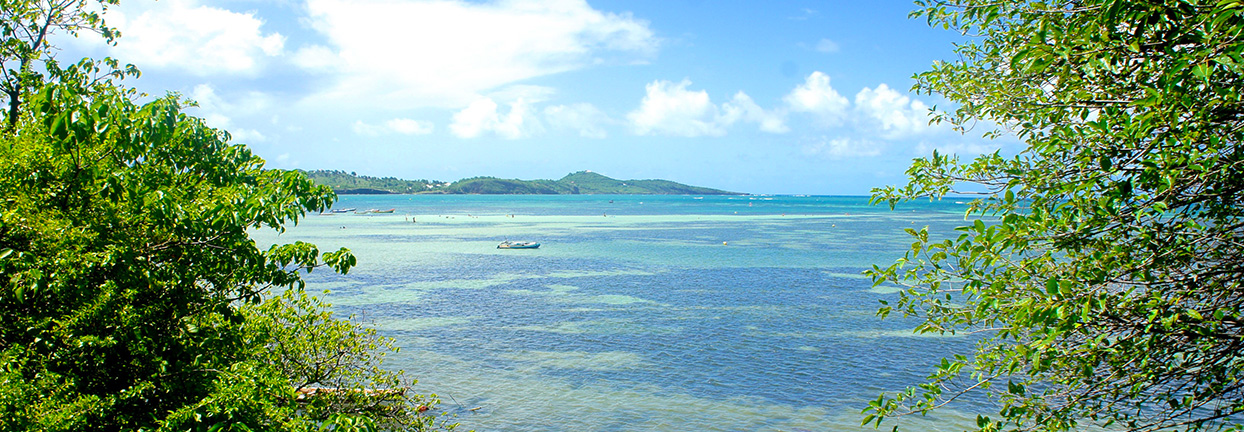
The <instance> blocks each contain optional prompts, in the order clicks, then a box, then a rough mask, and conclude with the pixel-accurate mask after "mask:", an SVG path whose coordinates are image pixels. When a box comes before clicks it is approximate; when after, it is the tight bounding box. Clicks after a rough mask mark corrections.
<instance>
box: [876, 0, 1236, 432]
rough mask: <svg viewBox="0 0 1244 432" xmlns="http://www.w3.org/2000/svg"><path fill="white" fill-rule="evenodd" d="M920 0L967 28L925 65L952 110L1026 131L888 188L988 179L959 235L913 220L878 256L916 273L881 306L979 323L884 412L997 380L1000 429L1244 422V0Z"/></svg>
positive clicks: (930, 188) (935, 16) (881, 414)
mask: <svg viewBox="0 0 1244 432" xmlns="http://www.w3.org/2000/svg"><path fill="white" fill-rule="evenodd" d="M917 4H918V5H919V8H920V9H919V10H918V11H916V12H915V13H914V14H913V15H915V16H921V17H925V18H927V19H928V21H929V22H930V24H932V25H934V26H941V27H944V28H948V29H955V30H958V31H961V32H963V33H964V34H965V35H967V36H968V42H967V43H964V44H962V45H959V46H957V47H956V49H955V51H956V53H957V54H958V56H959V60H958V61H955V62H947V63H936V64H934V66H933V67H932V69H931V70H930V71H928V72H924V73H921V74H919V75H917V79H918V84H917V87H916V88H917V90H920V91H923V92H927V93H938V94H941V95H943V96H945V97H946V98H947V99H949V100H950V101H952V102H954V103H955V104H956V105H957V108H955V109H954V110H953V111H951V112H944V113H940V114H939V115H938V117H937V120H939V121H945V122H949V123H951V124H953V125H955V126H956V127H958V128H959V129H960V130H968V129H970V128H972V127H977V126H981V125H990V124H993V125H998V128H999V129H997V130H995V131H991V132H989V133H987V135H989V136H996V135H1000V134H1002V133H1007V132H1011V133H1014V135H1016V136H1017V137H1018V138H1019V139H1020V140H1021V142H1023V143H1024V144H1025V149H1024V150H1023V151H1022V152H1021V153H1019V154H1018V155H1016V156H1003V155H1001V154H999V153H994V154H988V155H983V156H980V157H977V158H976V159H975V160H972V161H960V160H959V159H958V158H957V157H954V156H947V155H942V154H938V153H933V155H932V156H931V157H929V158H922V159H917V160H916V161H915V162H914V163H913V165H912V166H911V168H910V169H909V170H908V175H909V176H910V180H909V182H908V183H907V184H906V185H903V186H898V187H894V186H891V187H886V188H882V189H878V190H875V191H874V195H873V200H874V201H875V202H888V203H889V204H890V205H891V206H892V207H893V206H895V205H897V204H899V203H901V202H903V201H906V200H911V199H916V198H922V197H929V198H934V199H936V198H941V197H943V196H946V195H947V194H952V193H958V192H969V193H980V194H981V196H980V197H979V198H978V199H976V200H975V201H973V202H972V203H971V205H970V206H969V208H968V210H967V213H966V215H967V216H968V218H969V220H971V223H970V224H969V225H967V226H964V227H961V228H959V231H960V235H958V236H957V237H955V238H949V239H938V238H936V237H934V236H931V235H930V234H929V232H928V230H927V228H926V229H924V230H911V231H910V233H911V235H912V236H913V238H914V242H913V245H912V250H911V251H910V252H908V253H907V254H906V256H905V257H903V258H902V259H900V260H898V261H897V262H896V263H895V264H893V265H891V266H887V267H879V266H878V267H874V269H873V270H872V271H871V274H872V275H873V277H874V280H875V281H876V282H877V283H882V282H885V281H891V282H896V283H900V284H904V285H905V286H906V289H905V290H904V291H903V292H902V293H901V295H900V297H899V299H898V300H897V302H896V303H895V304H887V305H884V306H883V308H882V309H881V310H880V311H879V314H880V315H882V316H885V315H888V314H890V313H892V312H897V313H902V314H904V315H908V316H917V317H920V318H921V319H922V323H921V324H920V325H919V326H918V327H917V330H918V331H920V332H934V333H951V334H954V333H973V334H976V335H977V336H976V337H978V338H980V341H979V344H978V345H977V348H976V349H975V352H973V353H964V354H967V355H960V356H956V357H954V358H950V359H946V360H944V361H943V362H942V363H941V365H940V366H939V367H938V368H937V369H936V371H935V372H934V373H933V374H932V375H931V376H930V379H929V381H928V382H926V383H924V384H920V385H917V386H915V387H912V388H909V389H908V390H906V391H904V392H900V393H898V394H892V395H882V396H881V397H880V398H878V399H877V400H876V401H873V402H871V403H870V405H869V407H868V408H867V409H866V410H865V413H866V414H867V416H866V417H865V423H869V422H875V424H877V425H880V424H881V423H882V421H883V419H886V418H892V417H894V416H897V415H902V414H905V413H927V412H929V411H930V410H933V409H936V408H938V407H941V406H943V405H944V404H946V403H948V402H950V401H952V400H954V399H955V398H956V397H958V396H959V395H961V394H963V393H964V392H969V391H984V392H987V393H988V394H989V395H990V396H991V397H990V399H989V400H992V401H995V402H997V404H998V408H999V409H998V414H997V416H996V417H987V416H981V417H979V418H978V425H979V427H980V429H981V430H1004V429H1005V430H1068V429H1072V428H1075V427H1077V426H1082V425H1084V424H1110V425H1112V427H1114V428H1119V429H1122V430H1133V431H1151V430H1159V429H1163V430H1167V429H1175V430H1220V429H1232V430H1241V429H1244V417H1241V414H1242V413H1244V285H1242V283H1244V282H1242V281H1244V222H1242V220H1241V212H1242V210H1244V209H1242V206H1241V204H1244V203H1242V202H1241V198H1242V197H1241V189H1244V148H1241V144H1240V143H1241V141H1242V140H1244V100H1242V98H1244V56H1242V55H1244V39H1242V38H1244V2H1242V1H1240V0H1152V1H1122V0H1070V1H1061V2H1042V1H1019V0H1004V1H992V0H962V1H940V0H922V1H918V2H917ZM973 191H974V192H973Z"/></svg>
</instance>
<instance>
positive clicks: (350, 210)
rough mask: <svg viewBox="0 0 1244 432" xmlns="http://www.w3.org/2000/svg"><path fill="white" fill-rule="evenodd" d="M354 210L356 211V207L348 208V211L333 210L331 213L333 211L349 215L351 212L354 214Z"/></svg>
mask: <svg viewBox="0 0 1244 432" xmlns="http://www.w3.org/2000/svg"><path fill="white" fill-rule="evenodd" d="M354 210H356V209H355V208H354V207H350V208H348V209H332V210H331V211H332V212H333V213H349V212H352V211H354Z"/></svg>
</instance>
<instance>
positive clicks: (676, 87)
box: [626, 80, 726, 137]
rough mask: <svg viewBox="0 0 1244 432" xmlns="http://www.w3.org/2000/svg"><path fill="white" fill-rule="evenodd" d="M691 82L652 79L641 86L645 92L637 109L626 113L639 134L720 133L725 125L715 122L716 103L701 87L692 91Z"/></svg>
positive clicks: (712, 134)
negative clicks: (689, 87)
mask: <svg viewBox="0 0 1244 432" xmlns="http://www.w3.org/2000/svg"><path fill="white" fill-rule="evenodd" d="M689 85H691V81H689V80H682V82H680V83H677V84H675V83H673V82H670V81H661V80H658V81H653V82H652V83H650V84H648V85H647V86H644V89H645V90H646V92H647V94H646V95H644V99H643V100H642V101H640V103H639V108H638V109H636V110H635V111H631V112H630V113H629V114H627V115H626V118H627V119H628V120H630V122H631V127H632V128H633V130H634V131H635V133H636V134H638V135H675V136H684V137H697V136H703V135H709V136H721V135H725V134H726V130H725V128H724V127H722V126H721V125H719V124H718V123H717V118H716V117H717V106H716V105H713V102H712V101H711V100H709V97H708V92H706V91H704V90H699V91H691V90H687V86H689Z"/></svg>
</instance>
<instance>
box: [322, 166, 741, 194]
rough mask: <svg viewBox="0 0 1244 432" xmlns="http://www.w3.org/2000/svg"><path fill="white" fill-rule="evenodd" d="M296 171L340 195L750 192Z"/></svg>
mask: <svg viewBox="0 0 1244 432" xmlns="http://www.w3.org/2000/svg"><path fill="white" fill-rule="evenodd" d="M300 172H302V173H303V174H305V175H306V176H307V177H308V178H310V179H311V180H312V181H314V182H316V183H317V184H320V185H323V186H328V187H330V188H332V189H333V192H335V193H337V194H341V195H427V194H446V195H733V196H750V195H751V194H748V193H743V192H731V191H724V190H720V189H713V188H706V187H700V186H690V185H685V184H682V183H677V182H673V181H669V180H617V179H613V178H609V177H606V176H604V175H601V174H597V173H594V172H591V171H579V172H575V173H570V174H568V175H566V176H565V177H562V178H561V179H559V180H519V179H500V178H496V177H473V178H468V179H463V180H458V181H455V182H442V181H436V180H404V179H398V178H394V177H384V178H378V177H370V176H360V175H357V174H355V173H353V172H350V173H347V172H344V171H329V170H312V171H301V170H300Z"/></svg>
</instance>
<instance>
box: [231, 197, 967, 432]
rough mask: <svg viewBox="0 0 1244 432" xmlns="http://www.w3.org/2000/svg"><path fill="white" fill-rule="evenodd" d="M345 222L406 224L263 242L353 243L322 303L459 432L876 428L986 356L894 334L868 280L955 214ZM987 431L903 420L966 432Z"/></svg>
mask: <svg viewBox="0 0 1244 432" xmlns="http://www.w3.org/2000/svg"><path fill="white" fill-rule="evenodd" d="M337 207H338V208H347V207H355V208H358V209H360V210H361V209H369V208H378V209H389V208H394V209H396V210H395V212H394V213H392V214H384V215H356V214H352V213H350V214H336V215H312V216H309V217H307V218H306V219H304V220H303V221H302V222H301V224H300V225H299V226H298V227H296V228H293V229H291V230H290V231H288V232H287V233H286V234H284V235H282V236H279V237H278V236H275V235H273V234H271V233H267V232H264V233H258V234H256V238H257V240H258V241H260V242H261V243H263V242H272V241H282V242H291V241H294V240H304V241H310V242H313V243H316V244H317V245H319V246H320V248H321V250H332V249H336V248H337V247H341V246H346V247H349V248H351V249H352V250H353V251H354V252H355V254H356V255H357V256H358V258H359V265H358V267H356V268H355V269H353V270H352V271H351V272H350V274H349V275H346V276H340V275H333V274H331V273H330V272H315V273H313V274H311V275H310V276H309V277H308V280H309V281H310V284H309V289H311V290H320V289H329V290H331V292H330V294H328V296H327V298H328V301H329V302H331V303H333V304H334V305H335V306H334V308H335V309H336V310H337V311H339V312H341V313H345V314H354V315H356V317H357V318H358V319H361V320H363V321H365V322H368V323H371V324H372V325H374V326H375V327H377V328H378V329H380V331H381V332H382V333H384V334H385V335H388V336H391V337H394V338H396V339H397V341H398V345H400V346H401V347H402V351H401V353H400V354H399V355H397V356H396V357H394V358H392V359H391V360H390V362H389V363H388V364H390V365H391V366H392V367H396V368H402V369H405V370H407V371H408V373H409V374H411V375H413V376H415V377H417V378H419V380H420V383H419V385H418V388H417V390H418V391H420V392H431V393H438V394H440V395H441V396H442V398H443V399H444V400H445V402H446V403H445V405H444V408H446V409H447V410H449V411H450V412H453V413H455V414H457V415H458V418H457V420H458V421H459V422H460V423H461V424H462V428H463V429H462V430H468V429H475V430H479V431H650V430H669V431H686V430H703V431H714V430H717V431H736V430H772V431H783V430H784V431H838V430H844V431H853V430H871V428H861V427H859V421H860V419H861V415H860V414H859V412H860V410H861V409H862V408H863V407H864V406H865V405H866V402H865V401H867V400H870V399H875V398H876V397H877V395H878V394H879V393H880V392H882V391H894V390H899V389H902V388H903V387H904V386H905V385H908V384H913V383H916V382H919V381H920V380H921V379H923V377H925V376H926V375H928V373H929V372H931V371H932V367H931V365H932V364H933V362H934V360H936V359H939V358H941V357H944V356H948V355H950V354H951V353H954V352H964V351H966V350H968V349H970V347H971V341H970V340H967V339H966V338H959V337H929V336H918V335H913V334H912V332H911V330H910V329H911V328H912V327H913V325H914V324H913V323H912V322H911V321H906V320H902V319H894V318H891V319H887V320H880V319H879V318H877V317H876V316H875V312H876V309H877V307H878V300H882V299H893V298H894V297H895V294H894V287H889V286H881V287H876V288H874V287H873V286H872V282H871V281H870V280H869V279H867V278H866V277H863V276H861V274H860V273H861V271H863V270H865V269H867V268H870V267H871V266H872V265H873V264H879V265H886V264H889V263H892V262H893V261H894V260H895V259H896V258H898V257H900V256H902V253H903V251H905V250H908V249H909V248H910V245H911V239H910V237H908V236H907V235H906V234H905V233H904V232H903V229H904V228H919V227H922V226H926V225H927V226H930V228H931V230H933V231H937V232H950V230H951V229H952V228H953V227H954V226H957V225H960V224H962V221H963V214H962V212H963V210H964V207H963V206H962V205H958V204H956V203H954V202H934V203H911V204H907V205H903V206H901V207H900V208H899V209H898V210H896V211H890V210H889V208H888V207H885V206H870V205H868V203H867V199H866V198H862V197H714V196H704V197H694V196H602V195H577V196H576V195H557V196H488V195H468V196H443V195H418V196H361V195H360V196H343V197H341V200H340V202H339V203H338V204H337ZM502 240H533V241H538V242H540V243H541V244H542V246H541V247H540V248H539V249H536V250H499V249H496V245H497V243H499V242H500V241H502ZM475 408H478V409H475ZM961 409H963V410H965V411H967V410H971V409H972V407H971V406H970V405H968V406H966V407H963V408H961ZM974 417H975V413H973V414H971V415H968V414H966V413H965V412H962V411H953V410H950V411H946V412H943V413H941V414H939V415H938V416H937V417H929V418H911V419H903V424H907V425H909V426H908V427H907V428H908V430H961V429H962V428H964V427H967V426H968V425H970V424H972V423H973V421H971V420H969V418H974ZM887 429H888V428H887Z"/></svg>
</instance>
